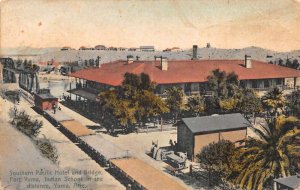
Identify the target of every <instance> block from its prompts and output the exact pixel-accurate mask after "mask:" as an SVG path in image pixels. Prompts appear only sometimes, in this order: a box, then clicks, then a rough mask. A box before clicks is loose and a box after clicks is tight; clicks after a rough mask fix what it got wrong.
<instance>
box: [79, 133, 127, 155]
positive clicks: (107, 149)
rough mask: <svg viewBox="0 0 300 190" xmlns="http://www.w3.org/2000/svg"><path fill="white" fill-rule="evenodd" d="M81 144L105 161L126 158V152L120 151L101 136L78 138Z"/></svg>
mask: <svg viewBox="0 0 300 190" xmlns="http://www.w3.org/2000/svg"><path fill="white" fill-rule="evenodd" d="M80 139H81V140H82V141H83V142H85V143H86V144H88V145H89V146H90V147H91V148H93V149H95V150H96V151H97V152H99V153H100V154H101V155H102V156H104V157H105V159H107V160H110V159H113V158H125V157H128V156H129V155H128V153H127V151H125V150H123V149H121V148H120V147H118V146H117V145H115V144H114V143H112V142H110V141H108V140H106V139H104V138H103V137H102V136H101V135H99V134H98V135H92V136H84V137H81V138H80Z"/></svg>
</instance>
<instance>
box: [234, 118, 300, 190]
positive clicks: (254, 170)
mask: <svg viewBox="0 0 300 190" xmlns="http://www.w3.org/2000/svg"><path fill="white" fill-rule="evenodd" d="M299 127H300V126H299V122H298V120H297V119H296V118H295V117H285V116H283V115H281V116H279V117H277V118H276V119H273V120H270V121H269V122H268V126H266V127H265V126H261V129H258V128H253V130H254V132H255V133H256V134H257V135H258V136H259V138H255V139H254V138H249V139H248V140H247V141H246V146H245V147H243V148H242V149H241V151H242V153H241V155H240V156H239V163H240V165H241V170H240V174H239V175H238V177H237V178H236V179H235V180H234V182H235V183H236V184H239V185H240V186H241V187H243V188H245V189H249V190H250V189H258V190H261V189H263V187H264V185H265V183H266V181H268V179H274V178H278V177H286V176H289V175H291V174H295V172H296V170H299V168H298V166H297V163H299V161H300V151H299V150H300V146H299V143H298V140H297V139H296V138H297V136H298V137H299V135H300V128H299Z"/></svg>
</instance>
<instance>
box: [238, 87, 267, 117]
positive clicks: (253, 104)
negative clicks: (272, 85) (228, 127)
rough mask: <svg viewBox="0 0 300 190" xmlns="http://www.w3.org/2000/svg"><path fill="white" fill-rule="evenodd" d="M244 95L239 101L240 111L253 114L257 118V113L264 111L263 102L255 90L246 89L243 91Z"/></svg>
mask: <svg viewBox="0 0 300 190" xmlns="http://www.w3.org/2000/svg"><path fill="white" fill-rule="evenodd" d="M243 94H244V96H243V97H242V99H241V100H240V102H239V103H238V106H237V107H238V108H239V110H238V111H240V112H242V113H244V114H245V115H247V114H253V117H254V120H255V115H254V114H255V113H258V112H261V111H263V108H262V104H261V101H260V99H259V98H258V97H257V95H256V94H255V93H254V92H253V90H250V89H245V90H244V91H243Z"/></svg>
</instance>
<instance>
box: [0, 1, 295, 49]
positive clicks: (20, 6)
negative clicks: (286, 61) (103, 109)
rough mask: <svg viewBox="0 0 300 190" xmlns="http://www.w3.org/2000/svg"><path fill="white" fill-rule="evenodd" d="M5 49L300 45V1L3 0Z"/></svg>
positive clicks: (1, 42) (1, 38)
mask: <svg viewBox="0 0 300 190" xmlns="http://www.w3.org/2000/svg"><path fill="white" fill-rule="evenodd" d="M0 1H1V2H0V3H1V14H0V16H1V18H0V19H1V20H0V21H1V23H0V26H1V32H0V34H1V36H0V46H1V48H7V47H23V46H30V47H35V48H43V47H62V46H71V47H73V48H79V47H80V46H95V45H99V44H103V45H106V46H117V47H139V46H140V45H154V46H155V47H156V48H157V49H165V48H170V47H180V48H191V47H192V45H194V44H197V45H198V46H200V47H204V46H206V43H208V42H209V43H210V44H211V45H212V46H213V47H217V48H243V47H249V46H259V47H262V48H267V49H272V50H277V51H290V50H295V49H300V0H251V1H250V0H197V1H192V0H170V1H168V0H155V1H154V0H152V1H150V0H146V1H139V0H135V1H134V0H132V1H129V0H26V1H24V0H0Z"/></svg>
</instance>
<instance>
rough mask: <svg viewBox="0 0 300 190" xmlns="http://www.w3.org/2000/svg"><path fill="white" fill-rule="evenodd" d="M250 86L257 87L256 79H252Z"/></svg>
mask: <svg viewBox="0 0 300 190" xmlns="http://www.w3.org/2000/svg"><path fill="white" fill-rule="evenodd" d="M252 88H258V81H257V80H253V81H252Z"/></svg>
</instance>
